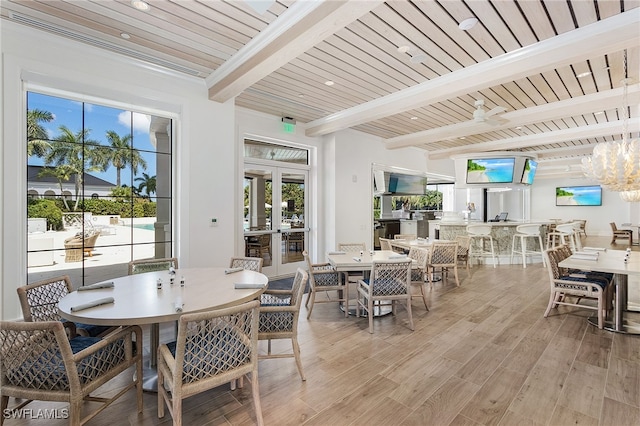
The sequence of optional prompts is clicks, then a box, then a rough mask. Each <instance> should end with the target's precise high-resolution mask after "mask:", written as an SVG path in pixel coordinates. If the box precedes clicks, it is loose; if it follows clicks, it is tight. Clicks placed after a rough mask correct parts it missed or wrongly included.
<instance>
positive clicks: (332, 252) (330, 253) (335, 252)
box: [327, 251, 347, 256]
mask: <svg viewBox="0 0 640 426" xmlns="http://www.w3.org/2000/svg"><path fill="white" fill-rule="evenodd" d="M327 254H328V255H329V256H331V255H336V254H347V252H346V251H330V252H327Z"/></svg>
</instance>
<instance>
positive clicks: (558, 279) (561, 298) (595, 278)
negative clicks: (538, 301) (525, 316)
mask: <svg viewBox="0 0 640 426" xmlns="http://www.w3.org/2000/svg"><path fill="white" fill-rule="evenodd" d="M543 254H544V256H545V260H546V262H547V269H548V271H549V283H550V286H551V291H550V294H549V304H548V305H547V310H546V311H545V312H544V317H545V318H546V317H548V316H549V314H550V313H551V309H554V308H557V307H558V305H566V306H574V307H579V308H584V309H593V310H596V311H597V313H598V314H597V315H598V328H600V329H602V328H603V327H604V319H605V318H606V316H607V313H608V312H609V311H610V309H611V301H612V298H613V291H614V290H613V287H614V285H613V284H612V282H611V278H612V275H609V274H603V273H595V274H592V273H588V272H586V273H585V272H580V271H568V270H566V269H565V268H561V267H560V266H559V263H560V262H562V261H563V260H564V259H566V258H567V257H569V256H571V251H570V250H569V249H567V248H566V247H565V246H560V247H556V248H552V249H548V250H545V251H544V252H543ZM571 298H575V300H571ZM583 299H591V300H595V301H596V306H591V305H585V304H580V302H581V301H582V300H583Z"/></svg>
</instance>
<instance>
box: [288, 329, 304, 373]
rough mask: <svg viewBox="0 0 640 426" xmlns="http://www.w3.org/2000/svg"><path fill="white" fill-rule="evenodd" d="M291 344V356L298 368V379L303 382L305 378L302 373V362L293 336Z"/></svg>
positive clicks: (298, 346) (298, 347) (296, 340)
mask: <svg viewBox="0 0 640 426" xmlns="http://www.w3.org/2000/svg"><path fill="white" fill-rule="evenodd" d="M291 344H292V345H293V356H294V357H295V359H296V365H297V366H298V373H300V377H301V378H302V381H303V382H304V381H305V380H307V378H306V377H305V376H304V372H303V371H302V360H301V359H300V345H299V344H298V339H297V338H296V337H295V336H294V337H292V338H291Z"/></svg>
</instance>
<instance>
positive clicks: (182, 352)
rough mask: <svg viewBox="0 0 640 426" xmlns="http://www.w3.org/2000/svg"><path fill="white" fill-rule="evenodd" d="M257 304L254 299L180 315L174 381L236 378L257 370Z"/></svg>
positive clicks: (187, 381)
mask: <svg viewBox="0 0 640 426" xmlns="http://www.w3.org/2000/svg"><path fill="white" fill-rule="evenodd" d="M259 306H260V303H259V302H258V301H257V300H254V301H251V302H247V303H244V304H242V305H238V306H234V307H231V308H226V309H214V310H211V311H205V312H197V313H193V314H184V315H182V316H181V317H180V320H179V321H178V337H177V340H176V352H175V361H176V368H174V369H173V372H174V383H194V382H199V381H203V380H210V381H213V380H215V379H216V378H218V377H219V376H223V377H224V376H229V377H230V378H236V377H240V376H242V375H243V374H246V373H249V372H251V371H257V363H258V319H259ZM226 381H229V380H226ZM221 383H224V381H221Z"/></svg>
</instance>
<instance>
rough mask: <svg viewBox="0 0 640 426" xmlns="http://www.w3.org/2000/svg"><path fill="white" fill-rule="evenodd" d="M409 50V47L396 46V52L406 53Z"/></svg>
mask: <svg viewBox="0 0 640 426" xmlns="http://www.w3.org/2000/svg"><path fill="white" fill-rule="evenodd" d="M410 49H411V48H410V47H409V46H406V45H405V46H398V52H400V53H407V52H408V51H409V50H410Z"/></svg>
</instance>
